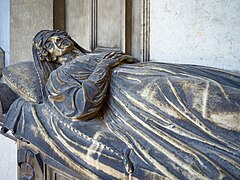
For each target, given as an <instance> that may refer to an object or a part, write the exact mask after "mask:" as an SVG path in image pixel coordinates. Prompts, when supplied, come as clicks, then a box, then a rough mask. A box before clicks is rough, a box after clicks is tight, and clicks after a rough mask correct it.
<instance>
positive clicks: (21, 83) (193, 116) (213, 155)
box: [1, 30, 240, 179]
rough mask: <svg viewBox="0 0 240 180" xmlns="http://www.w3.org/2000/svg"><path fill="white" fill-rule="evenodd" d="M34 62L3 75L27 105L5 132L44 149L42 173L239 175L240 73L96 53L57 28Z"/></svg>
mask: <svg viewBox="0 0 240 180" xmlns="http://www.w3.org/2000/svg"><path fill="white" fill-rule="evenodd" d="M33 58H34V62H23V63H20V64H16V65H11V66H9V67H7V68H5V69H4V71H3V75H4V78H5V81H6V83H7V85H8V86H9V87H10V88H11V89H12V90H13V91H14V92H15V93H16V94H18V95H19V96H20V98H17V99H16V100H15V101H14V102H13V103H12V105H11V107H10V108H9V110H8V112H7V113H6V115H5V119H4V124H3V128H2V133H7V131H9V130H11V131H12V132H13V134H14V136H15V137H16V138H17V139H19V140H20V141H23V142H25V143H28V144H29V143H30V144H31V145H33V146H34V147H35V148H36V149H38V150H40V153H43V154H44V158H41V157H40V156H37V157H36V159H37V160H38V161H37V162H38V163H39V164H40V167H41V169H42V171H43V172H44V168H43V165H44V164H52V166H55V167H58V168H59V169H61V170H66V171H68V172H69V173H70V174H71V175H72V176H73V177H75V178H88V179H97V178H100V179H128V178H129V179H130V178H137V179H157V178H159V179H160V178H170V179H224V178H232V179H234V178H235V179H238V178H240V149H239V147H240V76H239V74H236V73H233V72H228V71H223V70H220V69H215V68H210V67H204V66H196V65H181V64H166V63H154V62H147V63H142V62H138V61H137V60H136V59H135V58H133V57H132V56H129V55H126V54H123V53H121V52H117V51H104V52H103V51H101V52H100V51H99V52H98V51H94V52H91V53H90V52H87V51H86V50H85V49H83V48H82V47H80V46H79V45H78V44H77V43H76V42H75V41H74V40H72V39H71V37H70V36H69V35H67V33H66V32H62V31H50V30H43V31H40V32H39V33H38V34H37V35H36V36H35V38H34V43H33ZM1 98H3V97H1ZM1 101H3V100H1ZM24 152H25V154H26V153H27V151H24ZM35 155H36V154H35ZM20 159H21V158H20ZM41 159H42V160H41ZM30 174H31V173H30ZM23 176H24V175H23ZM24 177H26V175H25V176H24ZM29 177H34V174H32V175H30V176H29Z"/></svg>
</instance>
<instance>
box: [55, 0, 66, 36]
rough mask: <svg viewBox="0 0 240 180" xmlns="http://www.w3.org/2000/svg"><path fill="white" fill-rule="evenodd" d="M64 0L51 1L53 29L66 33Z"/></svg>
mask: <svg viewBox="0 0 240 180" xmlns="http://www.w3.org/2000/svg"><path fill="white" fill-rule="evenodd" d="M65 11H66V10H65V0H54V1H53V29H58V30H62V31H66V17H65V14H66V13H65Z"/></svg>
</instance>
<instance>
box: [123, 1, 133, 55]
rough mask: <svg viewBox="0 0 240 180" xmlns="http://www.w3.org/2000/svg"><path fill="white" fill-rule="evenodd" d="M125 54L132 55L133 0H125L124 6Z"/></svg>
mask: <svg viewBox="0 0 240 180" xmlns="http://www.w3.org/2000/svg"><path fill="white" fill-rule="evenodd" d="M124 7H125V8H124V22H123V23H122V24H124V29H123V31H124V37H123V40H124V43H125V47H124V49H123V50H124V52H126V53H127V54H132V9H133V6H132V0H125V4H124Z"/></svg>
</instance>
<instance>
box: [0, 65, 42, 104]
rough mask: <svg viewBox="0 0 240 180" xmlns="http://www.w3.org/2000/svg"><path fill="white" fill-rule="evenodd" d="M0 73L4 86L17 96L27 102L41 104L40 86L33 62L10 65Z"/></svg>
mask: <svg viewBox="0 0 240 180" xmlns="http://www.w3.org/2000/svg"><path fill="white" fill-rule="evenodd" d="M2 73H3V79H4V80H5V82H6V84H7V85H8V86H9V87H10V88H11V89H12V90H13V91H14V92H15V93H17V94H18V95H19V96H21V97H23V98H24V99H25V100H27V101H31V102H36V103H39V102H41V100H42V93H41V88H40V87H41V86H40V82H39V77H38V74H37V72H36V69H35V66H34V62H33V61H25V62H20V63H17V64H13V65H10V66H8V67H6V68H4V69H3V72H2Z"/></svg>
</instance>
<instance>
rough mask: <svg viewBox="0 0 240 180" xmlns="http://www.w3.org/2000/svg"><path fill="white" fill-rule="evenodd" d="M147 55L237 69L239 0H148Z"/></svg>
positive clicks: (239, 58)
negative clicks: (148, 49)
mask: <svg viewBox="0 0 240 180" xmlns="http://www.w3.org/2000/svg"><path fill="white" fill-rule="evenodd" d="M150 3H151V4H150V9H151V12H150V23H151V24H150V29H151V32H150V58H151V60H152V61H160V62H171V63H190V64H200V65H207V66H214V67H218V68H222V69H228V70H233V71H240V36H239V32H240V1H239V0H192V1H186V0H178V1H175V0H161V1H157V0H151V2H150Z"/></svg>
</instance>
